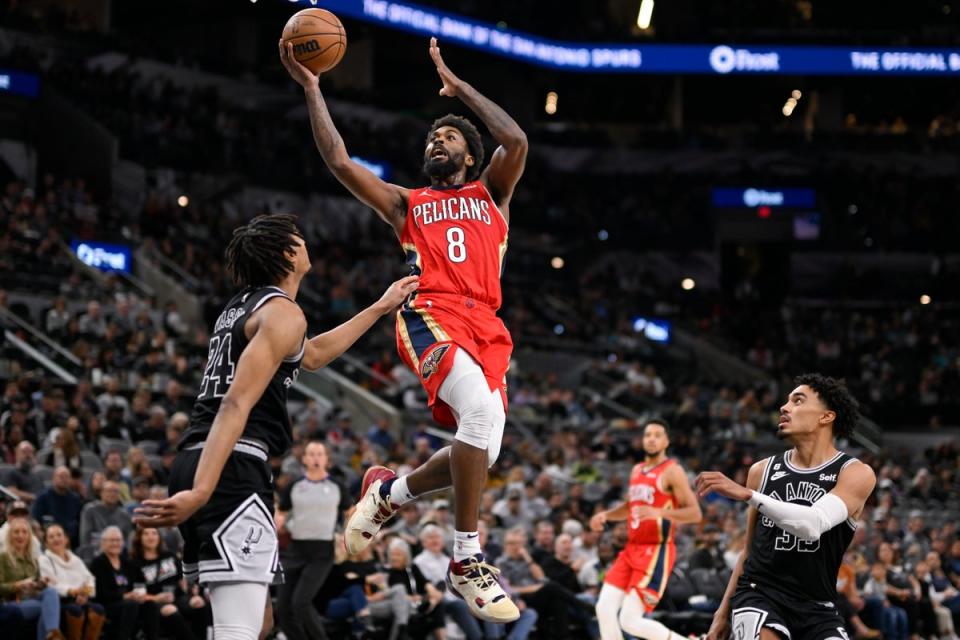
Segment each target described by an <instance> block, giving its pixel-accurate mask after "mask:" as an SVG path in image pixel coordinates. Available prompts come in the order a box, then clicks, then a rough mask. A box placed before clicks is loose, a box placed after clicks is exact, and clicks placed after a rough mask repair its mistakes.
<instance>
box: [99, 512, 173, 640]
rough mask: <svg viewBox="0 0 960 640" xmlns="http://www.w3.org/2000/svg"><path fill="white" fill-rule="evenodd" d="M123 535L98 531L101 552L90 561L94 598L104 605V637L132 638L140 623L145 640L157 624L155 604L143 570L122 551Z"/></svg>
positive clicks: (153, 634) (154, 633)
mask: <svg viewBox="0 0 960 640" xmlns="http://www.w3.org/2000/svg"><path fill="white" fill-rule="evenodd" d="M123 539H124V534H123V533H122V532H121V531H120V528H119V527H114V526H109V527H107V528H106V529H104V530H103V532H102V533H101V534H100V555H98V556H97V557H96V558H94V559H93V562H91V563H90V572H91V573H93V577H94V579H95V580H96V596H95V598H94V600H95V601H96V602H97V603H98V604H100V605H102V606H103V608H104V610H105V613H106V616H107V620H108V621H109V622H110V624H109V626H108V627H107V630H108V633H107V634H106V638H107V640H126V639H127V638H133V637H134V631H136V629H137V627H138V626H139V627H140V628H141V629H142V630H143V632H144V634H145V635H146V636H147V640H156V639H157V633H158V626H159V624H158V623H159V619H158V612H157V607H156V605H155V604H154V603H153V602H150V601H149V600H148V599H147V588H146V580H145V579H144V577H143V573H142V572H141V571H140V570H139V569H138V568H137V567H136V566H135V565H134V564H133V563H131V562H130V561H129V560H128V559H127V557H126V555H125V554H124V553H123Z"/></svg>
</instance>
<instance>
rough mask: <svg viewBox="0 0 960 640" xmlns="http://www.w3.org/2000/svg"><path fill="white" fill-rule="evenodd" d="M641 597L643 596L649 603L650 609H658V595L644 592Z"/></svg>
mask: <svg viewBox="0 0 960 640" xmlns="http://www.w3.org/2000/svg"><path fill="white" fill-rule="evenodd" d="M641 595H642V596H643V601H644V602H646V603H647V606H648V607H653V608H656V606H657V605H658V604H659V603H660V598H658V597H657V596H656V594H653V593H650V592H649V591H643V592H641Z"/></svg>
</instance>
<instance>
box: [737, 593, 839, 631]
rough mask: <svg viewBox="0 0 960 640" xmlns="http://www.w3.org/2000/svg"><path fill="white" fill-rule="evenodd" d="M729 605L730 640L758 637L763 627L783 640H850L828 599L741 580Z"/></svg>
mask: <svg viewBox="0 0 960 640" xmlns="http://www.w3.org/2000/svg"><path fill="white" fill-rule="evenodd" d="M730 605H731V609H732V615H731V618H732V620H731V637H732V638H733V639H734V640H760V629H762V628H763V627H767V628H769V629H773V630H774V631H776V632H777V633H778V634H779V635H780V637H781V638H783V639H784V640H850V637H849V636H848V635H847V631H846V629H845V628H844V626H843V619H842V618H841V617H840V615H839V614H838V613H837V607H836V605H835V604H834V603H832V602H815V601H811V600H805V599H801V598H794V597H791V596H787V595H786V594H783V593H781V592H779V591H776V590H774V589H770V588H766V589H765V588H763V586H762V585H759V584H756V583H744V582H742V581H741V582H740V583H739V584H737V590H736V591H735V592H734V594H733V598H732V599H731V601H730Z"/></svg>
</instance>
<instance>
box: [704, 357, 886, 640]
mask: <svg viewBox="0 0 960 640" xmlns="http://www.w3.org/2000/svg"><path fill="white" fill-rule="evenodd" d="M796 384H797V387H796V388H795V389H794V390H793V391H792V392H791V393H790V396H789V398H788V399H787V402H786V404H784V405H783V406H782V407H780V424H779V426H778V428H777V434H778V435H779V436H780V437H781V438H783V439H785V440H787V441H789V442H790V443H791V444H793V448H792V449H790V450H789V451H787V452H785V453H782V454H780V455H776V456H772V457H770V458H767V459H766V460H761V461H760V462H757V463H755V464H754V465H753V466H752V467H750V473H749V475H748V476H747V486H746V487H744V486H741V485H739V484H737V483H736V482H733V481H732V480H730V479H729V478H727V477H726V476H724V475H723V474H722V473H719V472H717V471H707V472H704V473H701V474H700V476H698V477H697V492H698V493H699V494H700V496H705V495H707V494H708V493H711V492H716V493H719V494H721V495H723V496H726V497H728V498H731V499H733V500H742V501H744V502H748V503H749V504H750V509H749V511H748V512H747V547H746V548H745V549H744V551H743V553H742V554H741V555H740V560H739V562H738V563H737V566H736V568H735V569H734V571H733V575H731V576H730V583H729V584H728V585H727V591H726V593H725V594H724V596H723V602H722V603H721V605H720V608H719V609H718V610H717V612H716V614H715V615H714V617H713V624H712V625H711V627H710V631H709V633H708V634H707V639H708V640H726V638H727V637H728V636H729V635H730V632H731V627H732V631H733V634H734V638H735V640H849V637H848V635H847V632H846V630H845V629H844V628H843V619H842V618H841V617H840V615H839V614H838V613H837V606H836V600H837V573H838V572H839V570H840V564H841V562H842V560H843V553H844V551H845V550H846V548H847V546H848V545H849V544H850V540H851V539H852V538H853V532H854V530H855V529H856V519H857V518H858V517H859V516H860V513H861V511H863V505H864V502H866V500H867V498H868V497H869V496H870V494H871V493H872V492H873V488H874V485H875V484H876V476H875V475H874V472H873V469H871V468H870V467H869V466H868V465H865V464H863V463H861V462H860V461H859V460H857V459H856V458H852V457H850V456H849V455H847V454H845V453H843V452H841V451H838V450H837V449H836V447H835V446H834V437H841V438H842V437H846V436H847V435H849V434H850V432H851V431H852V430H853V427H854V426H856V423H857V420H858V418H859V411H858V407H857V401H856V400H855V399H854V398H853V397H852V396H851V395H850V393H849V391H847V388H846V386H845V385H844V384H843V382H842V381H839V380H834V379H833V378H828V377H824V376H822V375H819V374H807V375H803V376H800V377H798V378H797V379H796Z"/></svg>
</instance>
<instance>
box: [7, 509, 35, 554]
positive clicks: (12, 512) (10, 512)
mask: <svg viewBox="0 0 960 640" xmlns="http://www.w3.org/2000/svg"><path fill="white" fill-rule="evenodd" d="M17 518H24V519H25V520H26V521H27V523H28V525H29V526H30V528H31V529H32V528H33V523H32V522H31V520H30V510H29V509H28V508H27V503H26V502H24V501H23V500H14V501H13V502H11V503H10V504H9V505H8V506H7V521H6V522H4V523H3V525H0V553H2V552H3V551H5V550H6V548H7V531H9V530H10V523H11V522H12V521H13V520H15V519H17ZM41 550H42V548H41V546H40V540H38V539H37V537H36V536H32V539H31V542H30V553H31V554H32V555H33V557H34V558H39V557H40V552H41Z"/></svg>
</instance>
